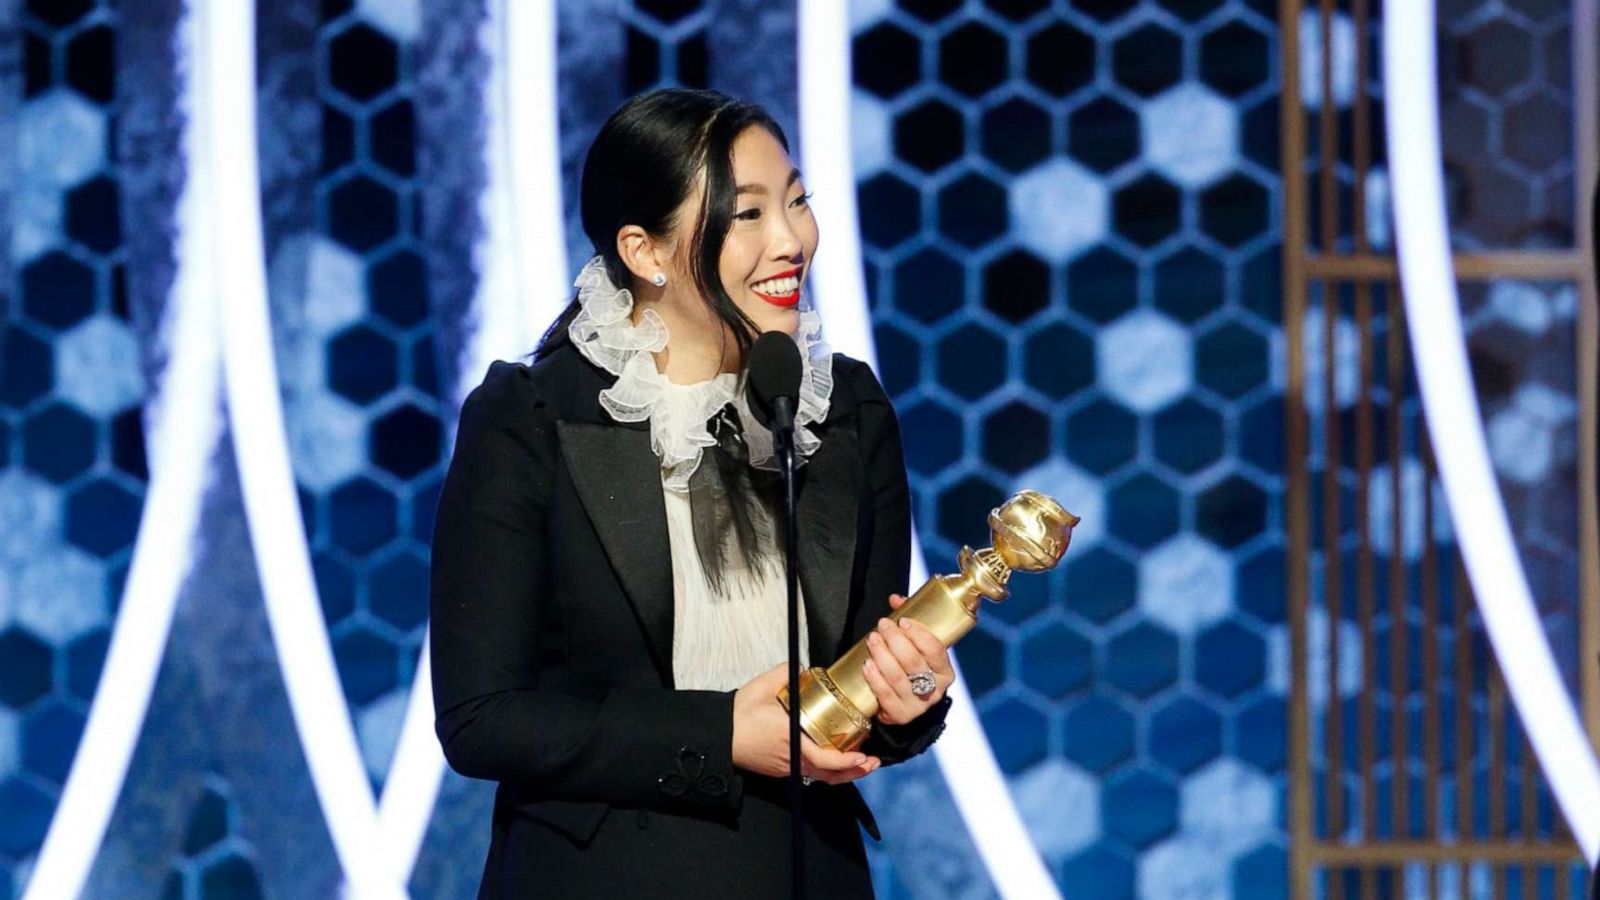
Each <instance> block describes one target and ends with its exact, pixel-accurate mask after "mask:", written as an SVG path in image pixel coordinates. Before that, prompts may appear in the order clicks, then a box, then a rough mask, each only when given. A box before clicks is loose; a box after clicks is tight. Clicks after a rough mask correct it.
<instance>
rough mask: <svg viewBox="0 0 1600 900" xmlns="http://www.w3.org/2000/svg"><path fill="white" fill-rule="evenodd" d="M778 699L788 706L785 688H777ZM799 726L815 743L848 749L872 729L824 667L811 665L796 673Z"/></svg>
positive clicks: (864, 737) (842, 751)
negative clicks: (798, 681) (798, 685)
mask: <svg viewBox="0 0 1600 900" xmlns="http://www.w3.org/2000/svg"><path fill="white" fill-rule="evenodd" d="M778 700H779V702H781V703H782V704H783V708H784V709H788V708H789V688H788V686H787V685H786V686H784V687H783V688H781V689H780V690H779V691H778ZM800 727H801V728H802V729H804V731H805V733H806V734H807V735H809V736H810V737H811V739H812V740H813V741H816V742H817V744H818V746H822V747H832V748H834V749H835V750H838V751H840V752H841V753H848V752H850V751H852V750H854V749H856V748H857V747H859V746H861V742H862V741H865V740H866V739H867V735H868V734H871V733H872V721H871V720H870V719H868V718H867V717H866V716H864V715H862V714H861V711H860V710H859V709H857V708H856V705H855V704H854V703H851V702H850V700H849V698H847V697H845V695H844V693H843V692H842V691H840V690H839V687H838V685H836V684H834V683H833V679H832V678H831V677H829V676H828V671H827V670H826V669H820V668H811V669H806V670H805V671H803V672H801V673H800Z"/></svg>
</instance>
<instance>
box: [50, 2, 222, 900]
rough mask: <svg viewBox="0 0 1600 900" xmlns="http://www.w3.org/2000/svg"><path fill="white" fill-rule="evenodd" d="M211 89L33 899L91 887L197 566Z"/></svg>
mask: <svg viewBox="0 0 1600 900" xmlns="http://www.w3.org/2000/svg"><path fill="white" fill-rule="evenodd" d="M195 18H196V17H194V16H189V17H188V18H186V19H185V21H184V22H183V24H182V25H181V26H180V28H179V33H178V41H179V46H178V54H179V57H180V59H181V60H182V61H183V62H184V63H186V64H184V65H180V67H179V68H180V70H182V71H184V72H188V73H192V72H197V71H206V70H207V68H208V61H207V60H206V56H207V55H208V53H209V52H210V48H208V47H207V46H206V44H205V42H204V41H202V40H201V39H200V37H201V36H200V34H199V27H198V25H197V23H196V21H195ZM202 91H203V87H202V85H201V83H200V80H199V79H197V78H194V77H188V78H185V79H184V88H183V94H182V96H181V99H180V101H179V102H180V104H181V105H182V113H183V121H184V123H185V125H184V126H183V128H184V131H183V138H182V140H183V149H184V156H185V159H186V160H187V165H188V175H187V181H186V183H185V185H184V189H183V195H182V197H181V198H180V200H179V202H178V209H177V228H178V240H177V242H176V248H175V251H176V252H175V255H176V261H177V271H176V274H175V277H174V279H173V285H172V293H171V295H170V298H169V300H168V303H167V304H166V309H165V310H164V312H163V316H162V325H161V329H160V338H158V339H159V340H161V341H162V343H163V345H164V346H165V347H166V348H168V351H169V354H168V361H167V365H166V368H165V371H163V372H162V374H161V376H160V378H159V383H158V384H157V385H155V386H154V388H153V390H152V393H151V396H150V398H149V400H148V401H147V402H146V405H145V415H144V419H145V428H146V433H147V435H148V438H147V442H148V446H149V450H150V452H149V470H150V479H149V484H148V489H147V491H146V493H145V503H144V509H143V511H142V513H141V514H140V517H139V530H138V535H137V537H136V538H135V541H134V547H133V560H132V563H131V564H130V567H129V571H128V580H127V584H126V587H125V588H124V590H123V595H122V603H121V606H120V612H119V614H118V616H117V621H116V625H115V626H114V627H113V629H112V632H111V642H110V645H109V647H108V648H107V650H106V658H105V664H104V667H103V669H102V672H101V676H100V683H99V686H98V689H97V690H96V692H95V695H94V701H93V703H92V705H91V706H90V708H89V718H88V722H87V723H86V725H85V727H84V731H83V737H82V739H81V740H80V742H79V744H78V750H77V753H76V755H75V756H74V758H73V762H72V768H71V770H70V771H69V772H68V775H67V781H66V785H65V787H64V788H63V789H62V792H61V802H60V803H59V804H58V805H57V806H56V811H55V815H54V818H53V819H52V821H51V823H50V830H49V831H48V833H47V834H46V835H45V839H44V845H43V847H41V848H40V851H39V857H38V860H37V862H36V863H35V865H34V868H33V874H32V877H31V878H30V879H29V881H28V885H27V889H26V892H25V893H24V894H23V896H24V898H26V900H45V898H55V897H76V896H78V895H79V894H80V893H81V892H82V891H83V886H84V884H85V882H86V881H87V880H88V877H89V871H90V868H91V867H92V866H93V865H94V860H95V856H96V854H97V853H98V852H99V849H100V844H101V841H103V840H104V838H105V832H106V827H107V824H108V823H109V821H110V819H111V814H112V811H113V810H114V809H115V807H116V803H117V798H118V797H119V796H120V795H121V793H122V786H123V782H124V780H125V779H126V777H127V772H128V763H129V760H130V759H131V758H132V756H133V751H134V747H135V746H136V745H137V744H138V741H139V732H140V730H141V728H142V726H143V724H144V720H145V715H146V713H147V712H148V711H149V707H150V696H151V692H152V691H153V690H154V688H155V682H156V674H157V672H158V671H159V670H160V668H161V659H162V656H163V654H164V652H165V650H166V646H167V636H168V632H169V631H170V629H171V626H172V615H173V611H174V610H175V609H176V607H177V602H178V596H179V593H180V591H181V589H182V587H183V583H184V580H185V579H186V578H187V577H188V575H189V571H190V569H191V567H192V566H193V563H194V559H193V550H194V535H195V529H196V526H197V524H198V522H199V518H200V505H201V500H202V498H203V496H204V494H205V487H206V482H207V479H208V474H209V471H210V462H211V458H212V455H213V454H214V453H215V452H216V449H217V443H218V441H219V439H220V437H221V433H222V422H221V417H220V416H219V415H218V410H217V401H218V390H219V384H218V376H219V374H220V366H221V359H220V347H219V343H218V337H219V336H218V333H217V327H218V326H217V305H216V304H217V303H218V301H219V299H220V298H221V289H220V285H221V282H219V281H218V279H217V273H218V270H217V259H216V254H217V252H218V250H219V247H218V245H217V241H216V235H217V234H218V229H217V224H218V223H219V222H222V221H225V220H226V217H225V216H222V215H220V213H221V210H220V209H219V208H218V206H217V205H216V203H215V202H214V201H215V198H216V192H215V190H214V188H215V184H214V179H215V177H216V172H215V170H214V168H213V165H212V164H213V161H214V158H215V157H214V153H215V150H214V148H213V147H212V146H211V142H212V141H213V140H214V138H215V133H214V130H213V128H214V121H213V119H212V116H211V110H210V108H209V106H208V105H207V104H206V103H204V102H202V101H201V93H202Z"/></svg>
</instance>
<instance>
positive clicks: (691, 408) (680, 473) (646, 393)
mask: <svg viewBox="0 0 1600 900" xmlns="http://www.w3.org/2000/svg"><path fill="white" fill-rule="evenodd" d="M573 286H574V287H576V288H577V289H578V304H579V306H580V310H579V312H578V314H577V316H576V317H574V319H573V320H572V324H571V325H569V326H568V329H567V333H568V335H569V336H570V337H571V338H572V342H573V344H574V345H575V346H576V347H577V348H578V351H579V352H580V353H582V354H583V355H584V356H585V357H586V358H587V359H588V360H589V361H590V362H592V363H594V364H595V365H597V366H599V367H601V368H602V369H605V370H606V371H608V372H610V373H611V374H613V375H615V376H617V381H616V383H615V384H614V385H612V386H611V387H609V388H607V389H605V390H603V391H601V392H600V405H601V407H602V408H604V409H605V411H606V412H607V414H609V415H610V416H611V418H613V419H615V420H616V421H618V422H641V421H644V420H645V419H649V420H650V447H651V449H652V450H653V451H654V452H655V455H656V457H657V458H658V459H659V460H660V461H661V490H662V492H663V495H664V496H665V498H666V507H667V534H668V537H669V538H670V541H671V544H672V594H673V634H672V674H673V678H674V680H675V682H676V686H677V687H678V688H679V689H680V690H718V691H727V690H733V689H735V688H738V687H740V686H741V685H743V684H744V683H745V682H747V681H749V680H750V679H751V678H753V677H755V676H756V675H759V674H761V673H762V672H765V671H766V670H768V669H770V668H772V667H773V666H775V665H777V664H778V663H781V662H783V661H785V660H786V659H788V656H789V639H788V631H787V628H788V621H789V613H788V592H787V586H786V584H785V581H784V570H783V558H782V556H781V555H780V553H778V552H774V553H773V554H772V555H771V558H769V559H768V560H766V561H765V562H764V563H763V564H760V565H757V566H754V567H745V568H742V569H740V568H737V567H738V566H740V565H741V563H740V562H739V560H738V559H737V555H736V554H730V556H731V557H732V558H731V559H730V560H729V566H730V571H729V572H728V577H726V578H724V579H723V590H722V591H717V590H715V589H713V588H712V587H711V584H710V582H709V580H708V579H707V578H706V573H705V571H704V569H702V568H701V566H700V556H699V554H698V553H697V552H696V547H695V536H694V524H693V521H694V520H693V516H692V515H691V512H690V504H689V492H688V486H689V477H690V476H691V475H692V474H694V471H695V469H696V468H698V467H699V465H700V462H701V458H702V456H703V452H702V451H704V450H705V449H706V448H708V447H711V446H714V445H715V444H716V439H715V438H714V437H712V435H711V433H710V431H709V429H708V428H707V424H706V423H707V420H709V419H710V418H711V417H712V416H713V415H715V414H716V413H717V411H719V410H721V409H722V408H723V407H724V406H726V405H727V404H729V403H732V404H733V406H734V409H735V410H736V411H737V412H738V415H739V420H740V424H741V428H742V431H743V434H744V439H745V444H746V446H747V447H748V448H749V452H750V464H751V465H752V466H755V467H757V468H762V469H775V468H776V467H777V466H776V461H775V459H774V454H773V449H772V434H771V432H770V431H768V430H767V429H766V428H765V427H764V426H762V425H761V424H760V423H759V422H758V421H756V419H755V417H754V416H753V415H751V413H750V409H749V407H748V405H747V404H746V403H745V400H744V397H743V396H742V394H741V392H740V391H739V390H738V388H737V385H738V379H737V378H736V377H735V376H734V375H733V374H732V373H723V374H721V375H717V376H715V377H713V378H711V379H709V380H706V381H702V382H699V383H697V384H674V383H672V382H670V381H668V380H667V378H666V376H665V375H663V374H661V373H660V372H659V371H658V370H657V368H656V363H655V353H658V352H660V351H661V350H663V349H665V348H666V346H667V338H668V335H667V326H666V323H665V322H663V321H662V319H661V317H660V316H659V315H657V314H656V312H655V310H653V309H646V310H644V311H643V313H642V314H641V315H640V317H639V321H638V322H637V323H635V322H634V321H633V319H632V313H633V293H632V292H631V291H629V290H627V289H626V288H623V287H619V286H618V285H616V284H614V283H612V281H611V279H610V278H609V277H608V276H607V274H606V269H605V265H604V263H603V262H602V261H601V259H600V257H598V256H596V257H595V258H593V259H591V260H589V262H588V264H586V265H585V266H584V267H583V270H582V271H581V272H579V273H578V278H577V280H576V281H575V282H574V283H573ZM794 337H795V343H796V344H797V345H799V348H800V359H801V366H802V374H801V381H800V396H799V403H798V405H797V409H796V410H795V449H796V450H797V451H799V452H798V453H797V455H796V465H803V464H804V463H805V461H806V458H807V457H809V456H811V454H812V453H814V452H816V449H817V448H818V447H819V446H820V445H821V443H822V442H821V439H820V438H818V437H817V436H816V435H815V434H813V433H812V431H811V427H812V426H813V425H817V424H820V423H821V422H822V421H823V420H824V419H825V418H826V416H827V414H828V406H829V400H830V396H831V394H832V392H833V352H832V351H831V350H830V349H829V348H828V345H827V343H825V342H824V341H823V340H822V319H821V317H820V316H818V315H817V312H816V310H815V309H813V308H811V305H810V303H809V298H807V302H806V303H805V304H804V305H803V306H802V307H801V313H800V325H799V328H798V329H797V332H796V334H795V336H794ZM805 628H806V623H805V605H804V603H803V602H802V604H801V607H800V664H801V665H802V666H804V665H807V664H808V663H809V659H808V653H807V650H806V630H805Z"/></svg>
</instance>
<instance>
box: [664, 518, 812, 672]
mask: <svg viewBox="0 0 1600 900" xmlns="http://www.w3.org/2000/svg"><path fill="white" fill-rule="evenodd" d="M662 493H663V495H664V496H665V497H666V501H667V535H668V537H669V538H670V539H671V543H672V623H673V629H672V678H673V682H674V685H675V686H676V687H677V688H678V689H679V690H684V691H688V690H706V691H731V690H733V689H735V688H738V687H740V686H741V685H743V684H744V683H745V682H747V681H749V680H750V679H751V678H754V677H755V676H757V675H760V674H761V673H762V672H765V671H767V670H768V669H770V668H772V667H773V666H775V665H777V664H778V663H781V662H783V661H784V660H786V659H788V658H789V635H788V622H789V610H788V599H789V598H788V591H787V587H786V585H785V583H784V577H783V559H782V558H781V557H779V556H776V555H775V556H774V557H773V558H772V560H771V561H770V564H769V565H766V566H763V567H759V568H756V569H753V570H752V569H744V570H742V571H740V570H733V571H730V572H729V573H728V577H726V578H725V579H724V580H723V583H724V585H725V589H724V592H722V593H718V592H716V591H715V590H713V589H712V587H711V585H710V584H708V583H707V581H706V574H705V570H704V569H702V568H701V567H700V556H699V554H697V553H696V552H695V541H694V524H693V520H692V519H691V518H690V514H689V494H688V493H687V492H679V491H675V490H672V489H670V488H667V487H663V488H662ZM733 564H734V563H733V561H732V560H730V566H731V565H733ZM801 598H802V602H801V605H800V665H801V666H805V665H807V663H808V658H809V654H808V653H807V651H806V608H805V603H804V594H801Z"/></svg>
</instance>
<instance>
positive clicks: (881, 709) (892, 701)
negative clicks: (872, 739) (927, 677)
mask: <svg viewBox="0 0 1600 900" xmlns="http://www.w3.org/2000/svg"><path fill="white" fill-rule="evenodd" d="M861 674H862V675H863V676H865V677H866V679H867V687H870V688H872V695H873V696H874V697H877V698H878V716H877V718H878V720H879V721H880V722H885V723H887V724H890V725H899V724H901V723H903V722H909V721H911V719H912V718H915V716H908V715H907V711H908V710H907V707H908V706H909V705H910V704H909V703H908V702H907V701H906V700H905V699H904V698H903V697H901V696H900V691H899V689H898V688H896V687H895V685H894V684H893V683H891V682H890V681H889V679H888V678H886V677H885V676H884V674H883V670H882V669H880V668H879V667H878V664H877V663H875V662H873V661H872V660H870V659H869V660H867V661H866V663H865V664H863V665H862V667H861Z"/></svg>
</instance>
